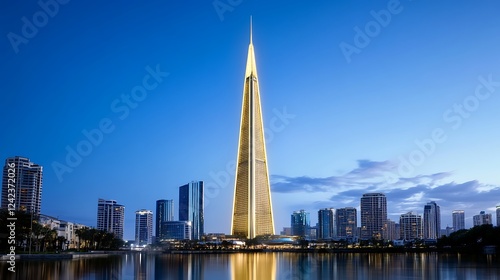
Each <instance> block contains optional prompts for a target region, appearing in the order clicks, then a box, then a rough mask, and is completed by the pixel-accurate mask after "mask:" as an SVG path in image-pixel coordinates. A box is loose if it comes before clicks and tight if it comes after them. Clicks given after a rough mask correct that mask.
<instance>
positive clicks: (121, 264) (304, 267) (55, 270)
mask: <svg viewBox="0 0 500 280" xmlns="http://www.w3.org/2000/svg"><path fill="white" fill-rule="evenodd" d="M0 268H1V269H2V272H1V274H0V275H1V277H0V278H1V279H54V280H57V279H112V280H115V279H116V280H118V279H207V280H212V279H237V280H240V279H241V280H243V279H256V280H266V279H500V259H499V258H497V257H492V256H464V255H455V254H449V255H448V254H437V253H419V254H414V253H407V254H382V253H373V254H361V253H341V254H300V253H237V254H200V255H197V254H193V255H177V254H173V255H166V254H145V253H129V254H123V255H114V256H110V257H101V258H88V259H80V260H58V261H19V260H18V261H17V266H16V271H17V272H16V273H15V274H13V273H10V272H8V271H7V264H6V263H5V262H1V263H0Z"/></svg>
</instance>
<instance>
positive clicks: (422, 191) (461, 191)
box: [271, 160, 500, 227]
mask: <svg viewBox="0 0 500 280" xmlns="http://www.w3.org/2000/svg"><path fill="white" fill-rule="evenodd" d="M395 168H396V166H395V165H394V164H393V163H391V162H390V161H380V162H377V161H370V160H358V161H357V167H356V168H354V169H353V170H350V171H348V172H347V173H345V174H343V175H340V176H331V177H325V178H314V177H307V176H301V177H287V176H283V175H274V176H272V177H271V188H272V191H273V193H276V194H278V195H279V194H286V193H296V194H300V193H303V194H309V196H310V197H314V199H315V201H314V202H313V204H314V207H317V209H320V208H325V207H335V208H340V207H347V206H351V207H358V206H359V200H360V198H361V196H362V195H363V194H364V193H369V192H381V193H384V194H385V195H386V197H387V204H388V213H389V215H390V216H392V219H395V220H398V219H399V215H400V214H403V213H406V212H409V211H416V212H417V213H422V212H423V207H424V205H425V204H426V203H427V202H429V201H436V202H437V203H438V205H440V207H441V213H442V216H443V217H444V219H443V221H444V222H443V227H446V224H449V223H450V222H449V220H450V219H451V211H452V210H455V209H463V210H466V213H467V214H466V215H470V216H472V215H475V214H477V213H479V211H480V210H487V209H490V211H491V210H492V209H494V207H495V206H496V205H497V204H499V202H500V186H496V185H491V184H486V183H482V182H479V181H478V180H472V181H468V182H455V181H453V180H452V178H451V177H452V175H453V174H452V173H451V172H438V173H433V174H421V175H417V176H414V177H409V178H394V177H391V178H390V179H391V180H388V176H393V175H392V174H397V173H396V172H393V171H394V170H395ZM313 194H314V195H313ZM300 197H301V201H302V203H304V204H305V203H308V201H307V200H306V199H305V198H306V196H300ZM317 197H324V199H320V200H318V199H317ZM493 215H494V214H493ZM448 216H449V217H450V219H448V218H447V217H448ZM494 216H495V215H494Z"/></svg>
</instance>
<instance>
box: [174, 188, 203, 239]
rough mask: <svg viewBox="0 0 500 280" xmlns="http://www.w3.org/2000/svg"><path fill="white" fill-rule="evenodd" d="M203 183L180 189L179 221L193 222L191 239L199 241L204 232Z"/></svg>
mask: <svg viewBox="0 0 500 280" xmlns="http://www.w3.org/2000/svg"><path fill="white" fill-rule="evenodd" d="M203 208H204V202H203V181H196V182H195V181H193V182H191V183H189V184H186V185H183V186H180V187H179V221H191V226H192V228H191V239H192V240H199V239H201V237H202V236H203V234H204V233H205V232H204V214H203V211H204V210H203Z"/></svg>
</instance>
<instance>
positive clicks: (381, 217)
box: [361, 193, 387, 240]
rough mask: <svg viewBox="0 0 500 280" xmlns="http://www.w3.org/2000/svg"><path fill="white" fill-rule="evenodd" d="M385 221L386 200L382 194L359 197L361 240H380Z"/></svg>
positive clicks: (368, 194)
mask: <svg viewBox="0 0 500 280" xmlns="http://www.w3.org/2000/svg"><path fill="white" fill-rule="evenodd" d="M386 220H387V199H386V197H385V195H384V194H382V193H367V194H363V197H361V239H362V240H370V239H376V240H381V239H383V236H384V228H385V223H386Z"/></svg>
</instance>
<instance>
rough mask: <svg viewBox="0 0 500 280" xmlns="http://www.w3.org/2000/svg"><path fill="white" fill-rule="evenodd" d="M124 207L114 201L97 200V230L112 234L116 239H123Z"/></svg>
mask: <svg viewBox="0 0 500 280" xmlns="http://www.w3.org/2000/svg"><path fill="white" fill-rule="evenodd" d="M124 218H125V206H123V205H120V204H118V203H116V200H105V199H102V198H99V200H98V201H97V229H98V230H105V231H107V232H110V233H114V234H115V237H116V238H119V239H123V220H124Z"/></svg>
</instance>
